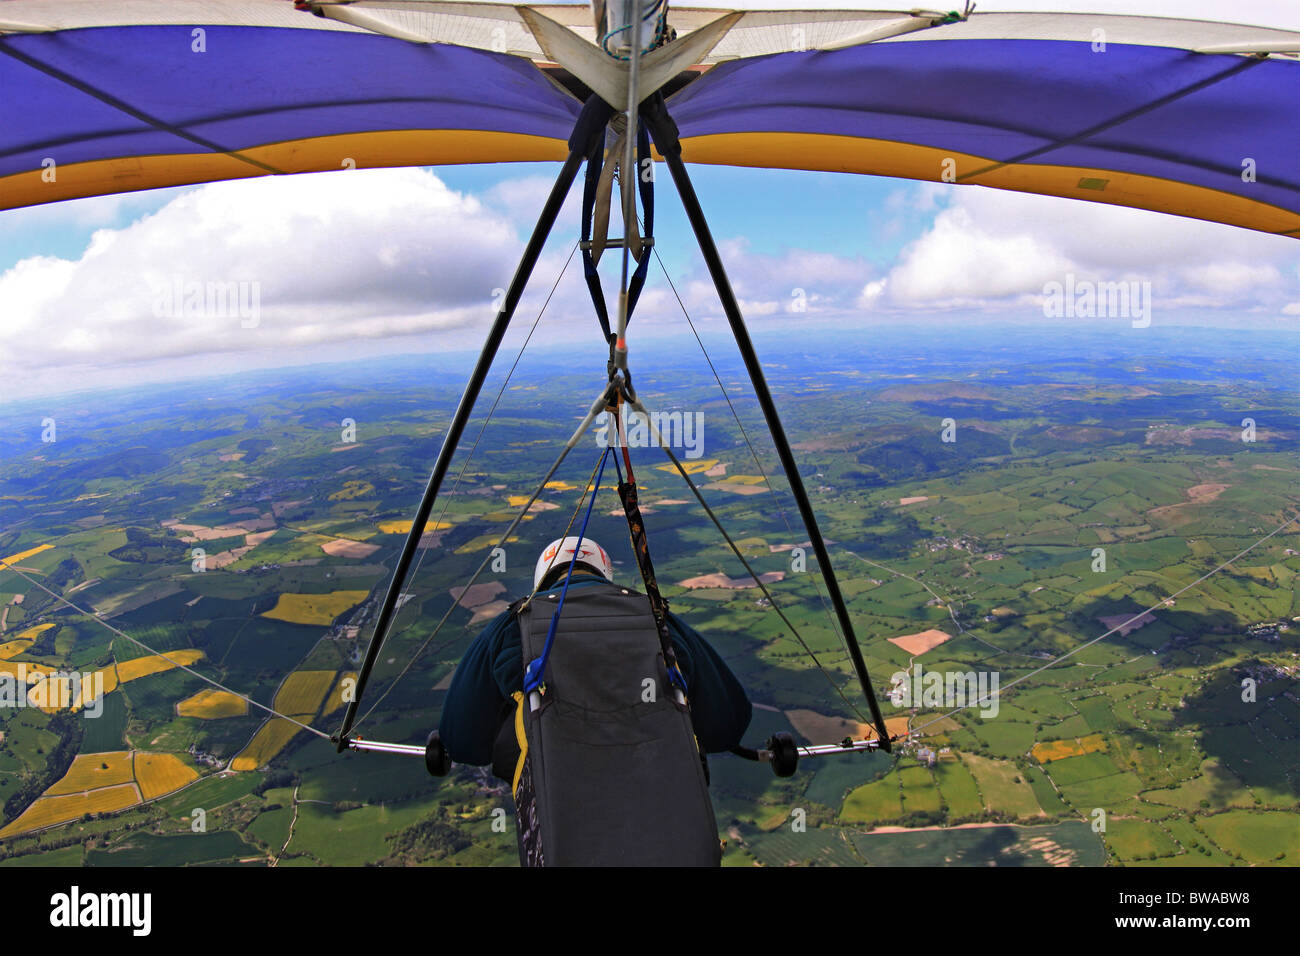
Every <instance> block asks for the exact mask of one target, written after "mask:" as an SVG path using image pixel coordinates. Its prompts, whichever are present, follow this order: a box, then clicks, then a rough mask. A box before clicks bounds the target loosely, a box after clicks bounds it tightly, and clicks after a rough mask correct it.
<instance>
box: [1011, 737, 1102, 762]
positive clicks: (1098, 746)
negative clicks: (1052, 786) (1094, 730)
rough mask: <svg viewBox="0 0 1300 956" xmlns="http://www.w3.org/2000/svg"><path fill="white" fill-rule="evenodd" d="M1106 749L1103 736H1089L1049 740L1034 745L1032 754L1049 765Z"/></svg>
mask: <svg viewBox="0 0 1300 956" xmlns="http://www.w3.org/2000/svg"><path fill="white" fill-rule="evenodd" d="M1105 749H1106V739H1105V738H1104V737H1103V736H1102V735H1101V734H1088V736H1086V737H1076V738H1075V739H1074V740H1049V741H1046V742H1045V743H1040V744H1034V746H1033V749H1032V750H1031V751H1030V753H1032V754H1033V755H1034V759H1035V760H1037V761H1038V762H1039V763H1048V762H1050V761H1052V760H1063V759H1065V758H1066V757H1081V756H1083V755H1084V754H1090V753H1094V752H1096V751H1099V750H1105Z"/></svg>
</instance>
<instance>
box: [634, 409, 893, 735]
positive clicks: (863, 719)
mask: <svg viewBox="0 0 1300 956" xmlns="http://www.w3.org/2000/svg"><path fill="white" fill-rule="evenodd" d="M631 405H632V407H633V409H635V410H636V411H638V412H640V413H641V414H642V415H644V416H645V418H646V421H647V423H648V424H649V426H650V431H651V433H652V434H653V436H654V439H655V442H656V443H657V444H658V445H659V446H660V447H661V448H662V449H663V452H664V454H665V455H667V456H668V460H669V461H671V462H672V463H673V467H675V468H676V469H677V473H678V474H680V475H681V476H682V478H683V479H684V480H685V482H686V484H687V486H688V487H689V488H690V489H691V493H692V494H693V495H695V500H696V501H698V502H699V503H700V506H701V507H702V508H704V513H705V514H707V515H708V516H709V520H710V521H712V522H713V524H714V526H715V527H716V528H717V529H718V531H719V532H720V533H721V534H722V537H723V538H725V539H726V541H727V544H728V545H729V546H730V547H731V550H732V552H733V553H734V554H735V555H736V558H737V559H738V560H739V561H740V563H741V564H742V565H743V566H744V568H745V570H746V571H748V572H749V575H750V577H752V578H753V579H754V583H755V584H757V585H758V587H759V588H760V589H761V590H762V592H763V595H764V597H766V598H767V600H768V603H770V604H771V605H772V609H773V610H774V611H776V613H777V614H778V615H779V616H780V618H781V620H782V621H783V622H784V623H785V626H786V627H788V628H789V629H790V633H791V634H793V635H794V639H795V641H796V642H798V644H799V646H800V647H802V648H803V649H804V652H805V653H806V654H807V655H808V656H809V658H811V659H812V662H813V663H814V664H815V665H816V666H817V669H818V670H819V671H821V673H822V676H823V677H825V678H826V681H827V683H829V684H830V685H831V687H832V688H834V690H835V693H836V694H837V695H839V698H840V699H841V700H842V701H844V704H845V706H847V707H848V708H849V710H850V711H851V712H852V713H853V714H854V716H856V717H857V718H858V720H859V721H860V722H862V723H863V724H866V725H867V726H868V727H871V728H872V729H873V730H874V731H875V733H876V736H877V737H881V736H882V735H883V733H884V730H885V728H883V727H874V726H873V725H872V723H871V720H870V718H868V717H867V716H866V715H865V714H863V713H862V711H861V709H859V707H858V705H857V704H855V703H854V702H853V701H852V700H850V699H849V697H848V695H847V694H845V693H844V689H843V688H842V687H841V686H840V685H839V684H838V683H836V681H835V678H833V677H832V676H831V674H830V671H828V670H827V669H826V668H825V667H824V666H823V665H822V662H821V661H820V660H819V659H818V657H817V654H816V653H815V652H814V651H813V649H812V648H811V647H809V646H808V642H807V641H805V640H804V639H803V635H801V634H800V633H799V629H798V628H796V627H795V626H794V624H793V623H792V622H791V621H790V619H789V618H788V617H786V616H785V611H783V610H782V609H781V606H780V604H778V603H777V601H776V598H774V597H773V596H772V592H771V591H769V590H768V589H767V585H766V584H765V583H764V582H763V579H762V578H761V577H759V575H758V572H757V571H755V570H754V568H753V567H752V566H751V565H750V563H749V561H748V560H747V559H746V558H745V556H744V555H743V554H742V553H741V551H740V548H739V547H738V546H737V545H736V542H735V541H734V540H733V539H732V537H731V535H730V534H728V533H727V529H726V528H724V527H723V526H722V522H721V521H719V520H718V516H717V515H716V514H714V513H713V509H712V508H710V507H709V503H708V502H707V501H705V500H704V496H703V495H702V494H701V493H700V489H699V488H698V487H697V486H696V484H695V482H694V480H692V478H691V476H690V475H689V474H688V473H687V471H686V469H685V468H684V467H682V463H681V462H680V461H678V460H677V456H676V455H674V454H673V452H672V449H671V448H669V447H668V445H667V444H666V443H665V442H664V441H663V436H662V435H661V434H660V433H659V429H658V428H656V427H655V425H654V420H653V419H652V418H651V417H650V413H649V412H647V411H646V408H645V406H644V405H643V404H642V403H641V402H640V401H639V400H636V401H633V402H631Z"/></svg>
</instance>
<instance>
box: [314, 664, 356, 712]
mask: <svg viewBox="0 0 1300 956" xmlns="http://www.w3.org/2000/svg"><path fill="white" fill-rule="evenodd" d="M344 681H351V682H352V683H351V684H350V685H349V686H350V687H351V688H352V694H353V695H355V694H356V692H357V672H356V671H345V672H344V673H342V674H340V675H339V679H338V683H336V684H335V685H334V688H333V690H331V691H330V692H329V696H328V697H326V698H325V704H324V707H322V709H321V712H320V715H321V716H322V717H328V716H329V715H330V714H332V713H334V711H336V710H341V709H342V708H343V707H344V706H346V705H347V703H348V701H346V700H344V699H343V682H344Z"/></svg>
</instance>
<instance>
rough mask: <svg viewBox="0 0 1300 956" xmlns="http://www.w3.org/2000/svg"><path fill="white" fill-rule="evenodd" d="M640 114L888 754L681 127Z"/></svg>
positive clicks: (849, 624) (646, 109) (649, 112)
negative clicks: (677, 199) (694, 180)
mask: <svg viewBox="0 0 1300 956" xmlns="http://www.w3.org/2000/svg"><path fill="white" fill-rule="evenodd" d="M641 114H642V119H643V120H644V121H645V123H646V125H647V127H648V128H649V130H650V135H651V136H652V137H653V138H654V143H655V148H656V149H658V150H659V153H660V155H662V156H663V157H664V161H665V162H666V163H667V164H668V170H669V172H670V173H672V177H673V184H674V185H675V186H676V187H677V192H678V194H679V195H680V196H681V199H682V206H683V207H684V208H685V210H686V217H687V219H689V220H690V223H691V228H692V229H693V230H694V232H695V239H696V241H697V242H698V243H699V246H700V252H701V254H703V256H704V261H705V263H706V264H707V265H708V267H709V275H710V276H712V278H713V284H714V286H715V287H716V288H717V291H718V298H719V299H720V300H721V302H722V309H723V311H724V312H725V313H726V316H727V322H728V323H730V325H731V332H732V334H733V335H734V336H735V337H736V346H737V347H738V348H739V349H740V354H741V357H742V358H744V360H745V369H746V370H747V371H748V372H749V378H750V382H751V383H752V384H753V386H754V395H755V396H756V397H757V398H758V403H759V405H760V406H761V407H762V409H763V417H764V418H765V419H766V420H767V428H768V431H769V432H771V434H772V443H773V444H774V445H775V446H776V453H777V457H778V458H780V461H781V467H782V469H784V471H785V476H786V480H787V481H789V482H790V492H791V494H793V495H794V499H795V501H796V503H797V504H798V506H799V515H800V517H801V518H802V519H803V523H804V526H805V527H806V528H807V531H808V539H809V541H810V542H811V543H812V547H813V552H814V554H816V555H817V563H818V564H819V565H820V566H821V572H822V577H823V579H825V581H826V590H827V592H828V593H829V594H830V599H831V603H832V604H834V605H835V616H836V618H837V619H838V620H839V624H840V630H841V631H843V633H844V643H845V645H846V646H847V649H848V652H849V658H850V659H851V660H852V661H853V669H854V671H855V672H856V673H857V676H858V683H860V684H861V685H862V693H863V695H864V696H865V697H866V698H867V704H868V706H869V707H870V708H871V719H872V721H873V722H874V723H875V725H876V727H875V730H876V734H877V736H878V737H879V740H880V744H879V746H880V749H882V750H884V751H885V752H886V753H888V752H889V750H890V740H889V735H888V734H887V733H886V730H885V721H884V718H883V717H882V716H881V714H880V705H879V704H878V703H877V702H876V694H875V691H874V690H873V689H872V687H871V677H870V675H868V674H867V664H866V661H864V660H863V659H862V648H861V647H859V646H858V639H857V636H856V635H855V633H854V631H853V621H852V619H851V618H850V617H849V610H848V607H847V605H846V604H845V603H844V595H843V594H841V593H840V585H839V581H838V580H836V577H835V569H834V568H833V567H831V558H830V554H829V553H827V551H826V543H825V542H824V541H823V540H822V534H821V530H820V529H819V528H818V526H817V516H816V514H815V513H814V512H813V508H812V504H811V503H810V502H809V500H808V493H807V491H806V490H805V489H804V485H803V479H802V478H801V477H800V476H799V466H798V465H797V464H796V463H795V460H794V453H793V452H792V451H791V450H790V442H789V440H788V439H787V438H786V435H785V429H784V428H783V427H782V426H781V418H780V416H779V415H778V414H777V411H776V403H775V402H774V401H773V400H772V393H771V391H770V390H769V389H768V387H767V379H766V378H765V377H764V376H763V366H762V364H761V363H760V362H759V360H758V356H757V354H755V352H754V343H753V342H752V341H751V340H750V338H749V331H748V330H747V329H746V328H745V320H744V317H743V316H742V315H741V314H740V305H739V304H738V303H737V302H736V296H735V293H734V292H733V291H732V289H731V282H730V280H729V279H728V278H727V272H726V269H724V268H723V265H722V259H721V257H720V256H719V254H718V247H717V246H716V245H715V244H714V242H713V234H712V233H711V232H710V230H709V224H708V222H707V221H706V220H705V218H704V211H703V210H702V209H701V208H700V201H699V198H698V197H697V196H696V195H695V187H694V186H692V185H691V179H690V176H689V175H688V174H687V172H686V164H685V163H684V162H682V148H681V143H680V142H679V141H678V136H677V124H676V123H674V122H673V120H672V117H670V116H669V115H668V109H667V107H666V106H665V104H664V100H663V97H662V96H661V95H658V94H656V95H655V96H653V97H651V98H650V99H648V100H646V102H645V104H644V105H643V106H642V108H641Z"/></svg>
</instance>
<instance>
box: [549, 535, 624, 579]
mask: <svg viewBox="0 0 1300 956" xmlns="http://www.w3.org/2000/svg"><path fill="white" fill-rule="evenodd" d="M579 542H581V544H579ZM575 548H577V549H578V562H577V563H578V564H580V565H585V566H586V567H588V568H590V569H591V570H593V571H595V572H596V573H597V574H603V575H604V576H605V577H606V578H608V579H609V580H611V581H612V580H614V566H613V564H612V563H611V562H610V560H609V555H608V554H606V553H605V549H604V548H602V547H601V546H600V545H598V544H597V543H596V542H595V541H592V540H591V539H590V538H578V537H576V536H573V535H570V536H569V537H567V538H556V539H555V540H554V541H552V542H551V543H550V544H548V545H547V546H546V548H545V549H544V550H543V551H542V556H541V557H540V558H538V559H537V568H536V570H534V571H533V590H536V589H537V588H538V587H539V586H540V585H541V583H542V579H543V578H544V577H546V575H547V572H549V571H550V570H551V569H552V568H563V569H564V570H565V571H566V572H567V571H568V569H569V562H570V561H572V560H573V553H574V549H575Z"/></svg>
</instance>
